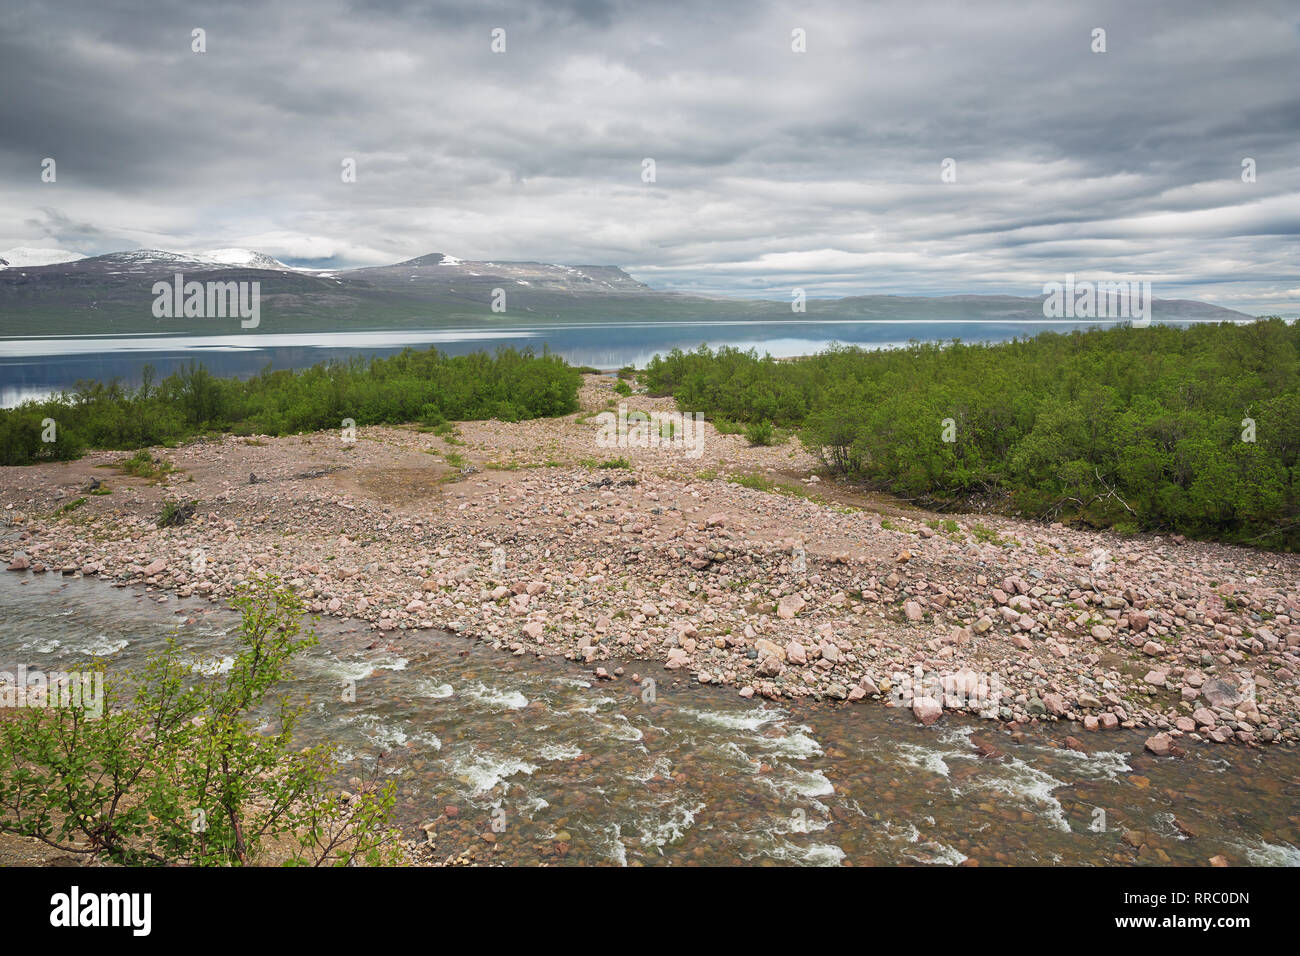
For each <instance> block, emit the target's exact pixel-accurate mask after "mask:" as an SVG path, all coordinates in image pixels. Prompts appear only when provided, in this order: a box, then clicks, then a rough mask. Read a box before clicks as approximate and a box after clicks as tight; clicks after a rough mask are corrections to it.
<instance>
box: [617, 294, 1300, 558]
mask: <svg viewBox="0 0 1300 956" xmlns="http://www.w3.org/2000/svg"><path fill="white" fill-rule="evenodd" d="M642 381H643V382H644V383H645V384H646V385H647V387H648V389H649V392H650V394H652V395H672V396H673V397H674V398H675V399H676V401H677V404H678V406H679V407H681V408H689V409H692V410H695V411H702V412H704V413H705V414H706V415H709V416H711V417H712V419H713V421H714V425H715V427H717V428H718V430H719V431H725V430H726V429H727V427H728V424H727V423H728V422H729V421H734V422H741V423H747V424H748V425H749V426H750V427H755V425H757V426H758V427H760V428H761V425H762V423H763V422H764V421H766V422H770V423H771V424H772V425H773V426H777V427H778V428H786V427H797V428H798V429H799V430H800V432H799V434H800V439H801V441H802V442H803V443H804V445H805V446H806V447H807V448H808V449H809V450H810V451H811V452H812V453H814V454H815V455H817V456H818V457H819V458H820V459H821V460H822V462H823V463H824V464H825V465H827V467H829V468H830V469H831V470H832V471H834V472H837V473H839V474H840V475H842V476H844V477H846V478H850V479H853V480H856V481H859V482H861V483H863V484H865V485H866V486H868V487H870V488H878V489H882V490H886V491H890V492H893V493H895V494H899V495H902V496H905V497H907V498H910V499H915V500H918V501H920V502H922V503H925V504H928V505H930V506H932V507H937V508H967V507H972V506H975V507H979V508H996V509H998V510H1001V511H1004V512H1008V513H1015V514H1023V515H1029V516H1033V517H1039V518H1044V519H1049V520H1058V519H1059V520H1074V521H1078V522H1080V523H1085V524H1089V525H1092V526H1095V527H1116V526H1118V525H1123V526H1124V527H1125V528H1126V529H1127V528H1140V529H1142V530H1172V531H1178V532H1182V533H1184V534H1189V535H1196V536H1199V537H1208V538H1218V539H1223V540H1230V541H1240V542H1244V543H1250V544H1255V545H1262V546H1266V547H1273V548H1284V549H1291V550H1294V549H1296V548H1300V324H1297V323H1288V322H1284V321H1283V320H1281V319H1278V318H1269V319H1261V320H1259V321H1256V322H1253V323H1248V324H1243V325H1236V324H1232V323H1223V324H1217V325H1211V324H1205V325H1194V326H1192V327H1190V328H1186V329H1179V328H1174V327H1170V326H1159V325H1157V326H1151V327H1148V328H1142V329H1139V328H1131V327H1114V328H1109V329H1092V330H1088V331H1077V332H1071V333H1068V334H1057V333H1051V332H1047V333H1043V334H1041V335H1038V336H1036V337H1035V338H1032V339H1024V340H1017V341H1013V342H1004V343H999V344H992V345H988V344H985V345H966V344H963V343H960V342H952V343H949V344H946V345H944V344H937V343H931V344H919V343H914V344H912V345H911V346H909V347H908V348H903V349H893V350H881V351H864V350H862V349H857V348H842V347H834V348H831V349H828V350H827V351H825V352H823V353H822V354H820V355H817V356H814V357H812V358H809V359H805V360H801V361H793V362H778V361H776V360H774V359H772V358H771V357H770V356H769V357H766V358H762V359H760V358H759V357H758V356H757V355H756V354H755V353H754V352H752V351H749V352H742V351H740V350H737V349H729V348H722V349H719V350H717V351H713V350H710V349H708V348H705V347H701V348H699V349H697V350H695V351H693V352H682V351H680V350H674V351H673V352H671V353H670V354H668V355H666V356H657V357H656V358H654V359H653V360H652V361H651V362H650V363H649V365H648V366H647V367H646V370H645V371H644V373H643V377H642ZM747 432H748V430H747ZM946 438H951V440H945V439H946Z"/></svg>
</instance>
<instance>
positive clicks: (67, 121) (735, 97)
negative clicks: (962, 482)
mask: <svg viewBox="0 0 1300 956" xmlns="http://www.w3.org/2000/svg"><path fill="white" fill-rule="evenodd" d="M1098 27H1100V28H1104V29H1105V31H1106V36H1105V43H1106V52H1104V53H1095V52H1093V51H1092V46H1093V44H1094V40H1093V35H1092V34H1093V30H1094V28H1098ZM195 28H202V29H204V30H205V31H206V46H207V52H206V53H202V54H200V53H194V52H192V49H191V46H192V42H193V41H192V30H194V29H195ZM494 28H501V29H504V31H505V45H506V49H505V52H504V53H494V52H493V51H492V49H491V44H492V35H491V34H492V31H493V29H494ZM796 29H801V30H803V31H805V35H806V47H807V50H806V52H803V53H798V52H795V51H794V50H792V31H794V30H796ZM0 89H3V90H4V96H3V97H0V210H2V211H0V249H7V248H10V247H12V246H58V247H60V248H64V249H69V250H73V251H76V252H81V253H85V254H98V253H103V252H111V251H118V250H122V249H133V248H163V249H170V250H176V251H198V250H202V249H209V248H217V247H225V246H243V247H248V248H252V249H257V250H260V251H262V252H266V253H269V254H271V255H273V256H276V257H278V258H280V259H283V260H285V261H288V262H291V263H295V264H305V265H329V266H350V265H374V264H382V263H388V262H393V261H396V260H399V259H404V258H409V257H412V256H416V255H422V254H424V253H428V252H435V251H436V252H446V253H451V254H454V255H456V256H459V257H461V258H466V259H498V260H509V259H536V260H542V261H549V262H560V263H567V264H584V263H598V264H612V265H620V266H623V267H624V268H626V269H627V270H628V271H629V272H631V273H632V274H633V275H635V276H636V277H637V278H639V279H641V280H643V281H645V282H648V283H650V284H651V285H653V286H656V287H659V288H668V289H680V290H691V291H707V292H713V293H725V294H742V295H757V294H765V295H771V296H774V297H782V298H787V297H788V296H789V292H790V289H791V288H792V287H794V286H801V287H804V288H806V289H807V290H808V294H809V295H810V296H824V295H844V294H852V293H864V292H893V293H900V294H940V293H959V292H1006V293H1013V294H1025V295H1032V294H1037V293H1038V292H1040V291H1041V287H1042V284H1043V283H1044V282H1045V281H1049V280H1053V279H1061V278H1062V277H1063V276H1064V275H1065V274H1066V273H1074V274H1075V275H1076V276H1079V277H1080V278H1094V279H1097V278H1108V277H1138V278H1148V279H1150V280H1152V282H1153V283H1154V287H1155V295H1156V296H1157V297H1160V298H1199V299H1204V300H1206V301H1210V302H1215V303H1217V304H1221V305H1226V306H1229V307H1233V308H1240V309H1242V310H1244V311H1247V312H1250V313H1268V312H1284V313H1296V312H1300V235H1298V234H1300V4H1297V3H1295V2H1293V0H1276V2H1255V3H1251V2H1233V3H1224V2H1220V0H1213V2H1210V0H1207V2H1195V0H1176V2H1159V0H1142V2H1134V0H1122V2H1116V3H1104V2H1103V3H1099V2H1091V3H1015V4H1011V3H999V2H990V0H979V2H970V0H958V2H951V3H943V2H927V0H906V2H902V3H865V2H844V3H839V4H826V3H768V4H761V3H752V2H743V3H735V4H730V3H722V2H713V3H709V2H704V0H699V2H691V3H682V4H669V3H659V2H627V3H623V2H602V0H574V2H569V3H541V2H537V0H519V2H516V3H505V2H499V0H472V2H465V3H446V2H420V0H357V2H352V3H348V2H342V0H310V2H307V0H295V2H288V3H271V4H263V3H261V2H238V0H233V2H232V0H222V2H220V3H212V4H193V5H190V4H170V3H166V2H159V0H120V2H115V0H86V2H81V3H60V2H57V0H53V2H52V0H5V10H4V14H3V20H2V21H0ZM46 157H51V158H53V159H54V160H55V161H56V163H57V180H56V181H55V182H53V183H45V182H42V181H41V163H42V160H43V159H44V158H46ZM1247 157H1249V158H1251V159H1253V160H1254V161H1255V166H1256V181H1255V182H1253V183H1245V182H1243V181H1242V161H1243V159H1245V158H1247ZM346 158H351V159H354V160H355V162H356V182H354V183H344V182H343V181H342V177H341V171H342V163H343V161H344V160H345V159H346ZM646 158H652V159H653V160H654V161H655V182H653V183H646V182H643V181H642V171H643V160H644V159H646ZM945 158H951V159H953V160H955V164H956V165H955V169H956V182H954V183H945V182H942V181H941V163H942V161H943V160H944V159H945Z"/></svg>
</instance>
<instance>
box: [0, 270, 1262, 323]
mask: <svg viewBox="0 0 1300 956" xmlns="http://www.w3.org/2000/svg"><path fill="white" fill-rule="evenodd" d="M45 251H46V252H60V251H61V250H45ZM69 255H76V254H75V253H71V254H69ZM177 273H182V274H184V275H185V277H186V279H187V280H191V281H196V280H197V281H205V280H211V281H221V282H230V281H247V282H258V283H259V288H260V300H261V314H262V321H261V323H260V324H259V327H258V329H259V331H263V332H265V331H322V330H324V331H348V330H381V329H388V330H401V329H409V328H431V327H451V326H456V325H463V324H469V325H481V324H484V323H494V324H499V323H501V322H503V321H513V322H516V323H517V322H519V321H521V320H522V321H526V322H530V323H541V324H546V323H555V322H562V321H571V322H579V323H582V322H602V323H604V322H631V321H651V322H653V321H690V322H699V323H701V324H707V323H711V322H726V321H738V320H745V319H751V320H752V319H767V320H781V321H785V322H790V323H796V324H797V323H815V322H816V321H818V320H819V319H822V320H837V321H842V320H855V319H856V320H863V321H886V320H889V321H895V322H903V323H918V324H924V323H928V322H936V321H939V322H961V321H969V322H976V323H997V322H1004V323H1005V322H1014V323H1025V324H1032V323H1035V322H1039V323H1042V322H1045V321H1046V320H1044V318H1043V314H1044V313H1043V305H1042V304H1043V297H1042V296H1012V295H1005V294H995V295H976V294H957V295H947V296H908V295H899V294H871V295H856V296H843V297H839V298H824V299H823V298H810V299H808V300H807V303H806V311H804V312H802V313H794V312H792V310H791V306H790V302H789V301H788V300H777V299H741V298H733V297H725V296H715V295H701V294H696V293H690V292H677V291H670V290H661V289H655V288H652V287H651V286H649V285H647V284H645V283H643V282H641V281H639V280H637V279H634V278H633V277H632V276H630V275H629V274H628V273H626V272H625V271H623V269H621V268H620V267H618V266H612V265H576V266H570V265H559V264H554V263H546V262H539V261H531V260H530V261H522V262H518V261H516V262H503V261H491V260H482V261H479V260H466V259H460V258H458V257H456V256H452V255H449V254H447V253H442V252H432V253H426V254H425V255H422V256H416V257H414V258H411V259H405V260H402V261H400V262H395V263H391V264H389V265H378V266H359V267H355V268H349V269H308V268H295V267H292V266H289V265H286V264H285V263H283V262H281V261H280V260H278V259H275V258H274V257H272V256H268V255H266V254H265V253H260V252H256V251H254V250H249V249H241V248H224V249H214V250H208V251H205V252H194V253H187V252H180V253H178V252H169V251H166V250H159V249H137V250H130V251H123V252H112V253H105V254H103V255H99V256H87V257H82V258H77V259H72V260H68V261H61V262H56V263H49V264H45V265H39V266H21V267H18V266H10V267H9V268H4V269H0V336H4V337H11V338H12V337H25V336H30V335H32V334H34V330H35V329H40V330H41V334H43V335H48V334H65V335H66V334H137V333H149V332H154V333H159V334H170V333H186V332H188V333H193V332H194V331H196V324H203V325H204V330H205V331H208V330H210V329H211V328H217V327H220V328H224V325H220V324H219V323H220V322H221V320H216V319H214V320H211V323H212V324H211V325H209V324H208V320H203V319H195V318H188V319H186V318H171V319H159V318H155V317H154V316H153V314H152V309H151V306H152V303H153V299H154V296H153V292H152V288H153V284H154V283H155V282H158V281H168V282H170V281H172V280H173V279H174V277H175V275H176V274H177ZM1152 311H1153V315H1152V318H1153V320H1154V321H1166V322H1178V321H1180V320H1194V321H1206V320H1210V321H1214V320H1220V321H1241V320H1246V319H1249V318H1251V316H1248V315H1246V314H1245V313H1242V312H1237V311H1235V310H1232V309H1225V308H1222V307H1220V306H1215V305H1211V304H1209V303H1205V302H1200V301H1197V300H1175V299H1170V300H1163V299H1155V300H1154V301H1153V303H1152Z"/></svg>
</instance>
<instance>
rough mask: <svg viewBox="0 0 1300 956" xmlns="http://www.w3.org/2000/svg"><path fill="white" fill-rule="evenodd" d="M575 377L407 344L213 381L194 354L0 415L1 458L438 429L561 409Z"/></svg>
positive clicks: (530, 360)
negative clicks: (238, 438)
mask: <svg viewBox="0 0 1300 956" xmlns="http://www.w3.org/2000/svg"><path fill="white" fill-rule="evenodd" d="M581 383H582V376H581V375H580V374H579V372H578V371H577V370H576V369H574V368H571V367H570V366H568V365H566V364H565V363H564V362H563V361H562V360H561V359H559V358H558V357H556V356H554V355H550V354H548V353H543V354H542V355H535V354H534V353H533V352H532V351H531V350H524V351H522V352H520V351H516V350H515V349H501V350H499V351H498V352H497V353H496V354H495V355H488V354H487V353H485V352H477V353H475V354H472V355H456V356H450V355H443V354H442V353H440V352H438V350H437V349H432V348H431V349H428V350H427V351H421V352H417V351H412V350H410V349H407V350H406V351H404V352H402V353H401V354H400V355H394V356H392V357H390V358H376V359H371V360H369V361H366V360H364V359H359V358H358V359H354V360H353V361H351V362H348V363H342V362H331V363H329V364H323V365H317V366H314V367H312V368H309V369H305V370H302V371H289V370H280V371H272V370H270V369H267V370H266V371H264V372H262V373H261V374H260V375H258V376H256V377H254V378H252V379H249V380H247V381H244V380H240V379H234V378H216V377H215V376H213V375H212V374H210V373H209V372H208V370H207V369H206V368H204V367H203V366H202V365H199V364H197V363H193V362H192V363H190V365H189V366H187V367H186V368H184V369H182V370H181V371H179V372H176V373H175V374H173V375H170V376H168V377H167V378H165V379H163V380H162V381H155V380H154V376H153V375H152V372H151V370H150V369H148V368H146V370H145V376H144V381H143V383H142V384H141V385H140V386H139V387H138V388H134V389H132V388H127V387H124V386H122V385H121V383H119V382H108V383H102V382H81V383H78V386H77V388H76V389H75V390H74V391H73V392H71V393H65V394H63V395H60V396H58V397H56V398H53V399H51V400H49V401H44V402H28V403H26V404H24V405H22V406H20V407H18V408H15V409H10V410H3V411H0V464H4V465H26V464H31V463H33V462H37V461H42V460H62V459H68V458H75V457H77V456H78V455H79V454H81V452H82V450H84V449H85V448H113V449H128V448H140V447H143V446H150V445H159V444H167V443H172V442H176V441H180V440H183V439H185V438H189V437H191V436H194V435H197V434H202V433H205V432H226V431H233V432H234V433H236V434H241V435H252V434H263V435H283V434H287V433H292V432H300V431H315V430H317V429H323V428H340V427H342V424H343V421H344V419H351V420H352V423H353V424H355V425H358V426H360V425H375V424H383V423H399V422H412V421H419V422H423V423H424V424H426V425H437V424H439V423H441V422H443V421H446V420H455V421H468V420H471V419H486V418H499V419H503V420H507V421H518V420H520V419H524V418H539V417H543V416H552V415H564V414H567V413H569V412H572V411H575V410H576V409H577V407H578V397H577V396H578V386H579V385H580V384H581ZM49 422H52V423H53V428H51V427H50V424H49ZM51 437H52V438H53V439H54V440H53V441H49V440H46V439H48V438H51ZM146 460H147V456H146Z"/></svg>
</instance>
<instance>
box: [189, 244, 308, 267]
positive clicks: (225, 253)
mask: <svg viewBox="0 0 1300 956" xmlns="http://www.w3.org/2000/svg"><path fill="white" fill-rule="evenodd" d="M194 258H196V259H198V260H200V261H201V262H209V263H212V264H213V265H218V266H239V267H241V268H244V269H278V270H281V271H285V272H289V271H295V270H294V269H293V266H287V265H285V264H284V263H283V262H281V261H280V260H279V259H273V258H272V257H270V256H268V255H267V254H266V253H264V252H254V251H253V250H251V249H209V250H208V251H207V252H196V253H194Z"/></svg>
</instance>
